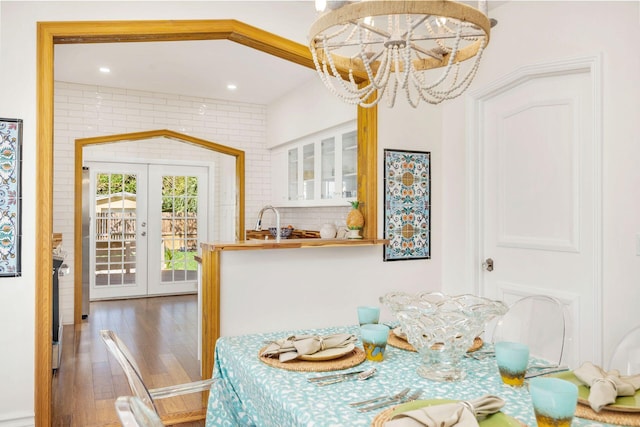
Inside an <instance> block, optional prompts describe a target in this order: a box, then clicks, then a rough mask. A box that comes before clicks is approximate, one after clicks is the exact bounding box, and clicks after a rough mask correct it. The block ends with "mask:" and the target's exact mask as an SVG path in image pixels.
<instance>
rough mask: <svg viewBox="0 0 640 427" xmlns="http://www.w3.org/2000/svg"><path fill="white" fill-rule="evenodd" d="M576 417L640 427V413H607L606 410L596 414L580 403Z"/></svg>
mask: <svg viewBox="0 0 640 427" xmlns="http://www.w3.org/2000/svg"><path fill="white" fill-rule="evenodd" d="M576 417H580V418H586V419H588V420H593V421H600V422H603V423H608V424H617V425H621V426H629V427H638V426H640V412H620V411H607V410H606V409H602V410H601V411H600V412H596V411H594V410H593V409H591V407H590V406H588V405H584V404H582V403H579V402H578V405H577V406H576Z"/></svg>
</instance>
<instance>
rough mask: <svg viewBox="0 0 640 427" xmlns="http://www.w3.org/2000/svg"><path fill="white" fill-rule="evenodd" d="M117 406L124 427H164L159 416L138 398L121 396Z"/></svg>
mask: <svg viewBox="0 0 640 427" xmlns="http://www.w3.org/2000/svg"><path fill="white" fill-rule="evenodd" d="M115 405H116V412H117V413H118V418H120V424H121V425H122V426H123V427H164V424H163V423H162V420H161V419H160V417H159V416H158V414H157V413H156V412H154V411H152V410H151V409H150V408H149V407H148V406H147V405H145V404H144V403H143V402H142V400H140V398H138V397H137V396H120V397H118V398H117V399H116V403H115Z"/></svg>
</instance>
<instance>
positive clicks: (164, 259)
mask: <svg viewBox="0 0 640 427" xmlns="http://www.w3.org/2000/svg"><path fill="white" fill-rule="evenodd" d="M207 177H208V169H207V168H206V167H198V166H188V167H187V166H169V165H150V166H149V183H150V184H149V212H151V213H152V214H151V215H149V268H148V274H149V294H151V295H161V294H175V293H185V292H196V291H197V290H198V265H197V263H196V261H195V260H194V258H193V257H194V255H196V254H197V253H198V248H199V247H200V243H201V241H202V240H203V239H202V236H204V235H206V233H205V230H207V214H206V213H207V211H206V208H207V188H208V186H207V179H208V178H207Z"/></svg>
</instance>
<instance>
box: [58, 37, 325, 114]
mask: <svg viewBox="0 0 640 427" xmlns="http://www.w3.org/2000/svg"><path fill="white" fill-rule="evenodd" d="M100 67H108V68H110V70H111V72H110V73H108V74H105V73H102V72H100V71H99V68H100ZM312 78H315V79H319V77H318V76H317V74H316V72H315V70H312V69H309V68H306V67H302V66H300V65H297V64H293V63H291V62H288V61H285V60H283V59H280V58H276V57H274V56H272V55H269V54H266V53H264V52H260V51H258V50H255V49H252V48H249V47H246V46H242V45H240V44H238V43H235V42H231V41H228V40H203V41H180V42H151V43H149V42H144V43H101V44H95V43H94V44H65V45H56V47H55V79H56V80H57V81H64V82H73V83H83V84H88V85H99V86H108V87H117V88H125V89H136V90H143V91H151V92H161V93H171V94H179V95H191V96H197V97H203V98H212V99H224V100H230V101H238V102H250V103H257V104H264V105H268V104H270V103H271V102H273V101H274V100H276V99H278V98H280V97H282V96H283V95H284V94H286V93H287V92H289V91H291V90H292V89H293V88H295V87H297V86H299V85H301V84H303V83H305V82H307V81H308V80H310V79H312ZM228 84H235V85H236V86H237V89H235V90H233V91H230V90H228V89H227V85H228Z"/></svg>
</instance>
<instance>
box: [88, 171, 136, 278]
mask: <svg viewBox="0 0 640 427" xmlns="http://www.w3.org/2000/svg"><path fill="white" fill-rule="evenodd" d="M136 197H137V177H136V175H130V174H118V173H114V174H98V175H97V178H96V206H95V218H96V220H95V231H96V236H95V239H96V255H95V256H96V259H95V261H96V262H95V275H96V280H95V285H96V286H104V287H108V286H114V285H123V284H132V283H135V282H136V269H135V266H136Z"/></svg>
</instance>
